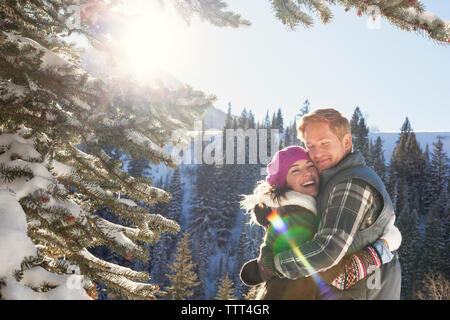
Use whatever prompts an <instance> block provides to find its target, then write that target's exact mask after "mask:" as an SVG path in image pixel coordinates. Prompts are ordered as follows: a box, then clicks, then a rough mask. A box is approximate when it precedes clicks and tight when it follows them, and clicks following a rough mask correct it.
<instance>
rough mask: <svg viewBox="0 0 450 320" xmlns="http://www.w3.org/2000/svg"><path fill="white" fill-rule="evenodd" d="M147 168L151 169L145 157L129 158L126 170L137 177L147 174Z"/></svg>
mask: <svg viewBox="0 0 450 320" xmlns="http://www.w3.org/2000/svg"><path fill="white" fill-rule="evenodd" d="M148 170H151V166H150V163H149V161H148V160H146V159H145V158H138V159H133V160H130V162H129V164H128V170H127V171H128V173H129V174H130V175H131V176H133V177H135V178H137V177H142V176H145V175H147V174H148V172H147V171H148Z"/></svg>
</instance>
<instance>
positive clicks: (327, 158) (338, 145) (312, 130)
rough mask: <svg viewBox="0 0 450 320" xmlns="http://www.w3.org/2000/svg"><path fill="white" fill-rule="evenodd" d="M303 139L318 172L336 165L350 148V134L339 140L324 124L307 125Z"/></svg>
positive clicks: (326, 124)
mask: <svg viewBox="0 0 450 320" xmlns="http://www.w3.org/2000/svg"><path fill="white" fill-rule="evenodd" d="M304 139H305V142H306V148H307V149H308V153H309V156H310V157H311V160H312V161H313V162H314V165H315V166H316V168H317V170H319V172H322V171H323V170H326V169H329V168H332V167H334V166H335V165H337V164H338V163H339V162H340V161H341V160H342V159H343V158H344V157H345V155H346V154H347V153H348V152H350V150H351V147H352V137H351V136H350V134H346V135H345V136H344V137H343V138H342V140H339V138H338V137H337V136H336V135H335V134H334V133H333V131H331V129H330V126H329V125H328V123H326V122H315V123H310V124H308V125H307V126H306V127H305V132H304Z"/></svg>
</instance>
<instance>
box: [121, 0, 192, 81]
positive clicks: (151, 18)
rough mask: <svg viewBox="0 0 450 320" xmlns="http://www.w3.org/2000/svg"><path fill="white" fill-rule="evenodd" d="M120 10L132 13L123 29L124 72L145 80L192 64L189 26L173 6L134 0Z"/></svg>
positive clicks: (122, 65) (146, 0)
mask: <svg viewBox="0 0 450 320" xmlns="http://www.w3.org/2000/svg"><path fill="white" fill-rule="evenodd" d="M120 10H124V12H126V13H127V14H128V15H129V16H130V20H129V23H127V24H125V25H123V26H122V29H121V31H120V35H121V36H120V43H119V46H120V48H121V51H122V54H123V61H120V69H121V70H122V71H123V72H126V73H130V74H132V75H133V76H134V77H135V78H137V79H145V78H149V77H151V76H152V75H153V74H155V73H157V72H159V71H161V70H164V71H167V72H169V73H171V72H173V71H175V70H176V69H177V68H178V67H180V66H182V65H183V64H186V63H189V62H188V58H186V53H187V52H188V51H189V45H190V44H189V36H190V35H189V26H188V25H187V24H186V23H185V22H184V20H183V18H182V17H181V16H180V15H179V14H178V13H177V12H175V10H174V9H173V8H172V7H171V6H164V7H162V6H161V5H160V4H159V3H158V1H149V0H145V1H144V0H133V1H129V2H127V3H126V5H124V6H123V7H121V8H120Z"/></svg>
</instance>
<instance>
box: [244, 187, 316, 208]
mask: <svg viewBox="0 0 450 320" xmlns="http://www.w3.org/2000/svg"><path fill="white" fill-rule="evenodd" d="M271 190H272V188H271V186H270V184H268V183H267V182H266V181H261V182H259V183H258V185H257V186H256V188H255V190H254V191H253V194H250V195H243V196H244V199H243V200H242V201H241V202H240V205H241V208H242V209H244V210H245V211H246V213H250V212H251V211H253V209H254V208H255V206H256V205H257V204H260V203H263V204H265V205H266V206H267V207H270V208H278V207H282V206H288V205H297V206H301V207H303V208H306V209H308V210H309V211H311V212H312V213H314V214H317V209H316V199H314V197H312V196H310V195H307V194H304V193H300V192H297V191H293V190H291V191H288V192H286V193H285V196H282V197H280V201H279V202H278V201H277V200H276V199H275V195H274V194H273V192H271Z"/></svg>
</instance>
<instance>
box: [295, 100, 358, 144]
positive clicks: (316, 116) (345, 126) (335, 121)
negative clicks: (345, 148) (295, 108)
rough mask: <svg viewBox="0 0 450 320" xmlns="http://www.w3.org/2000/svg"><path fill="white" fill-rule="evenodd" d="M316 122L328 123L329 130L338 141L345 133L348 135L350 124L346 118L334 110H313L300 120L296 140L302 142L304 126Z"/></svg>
mask: <svg viewBox="0 0 450 320" xmlns="http://www.w3.org/2000/svg"><path fill="white" fill-rule="evenodd" d="M316 122H325V123H328V125H329V126H330V130H331V131H332V132H333V133H334V134H335V135H336V136H337V137H338V138H339V140H342V139H343V138H344V136H345V135H346V134H347V133H348V134H350V124H349V122H348V120H347V118H345V117H344V116H343V115H342V114H341V113H340V112H339V111H337V110H335V109H332V108H326V109H318V110H314V111H312V112H310V113H308V114H306V115H304V116H303V117H302V118H301V119H300V124H299V126H298V128H297V130H298V134H297V138H299V139H301V140H303V141H304V135H305V128H306V126H307V125H308V124H311V123H316Z"/></svg>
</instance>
